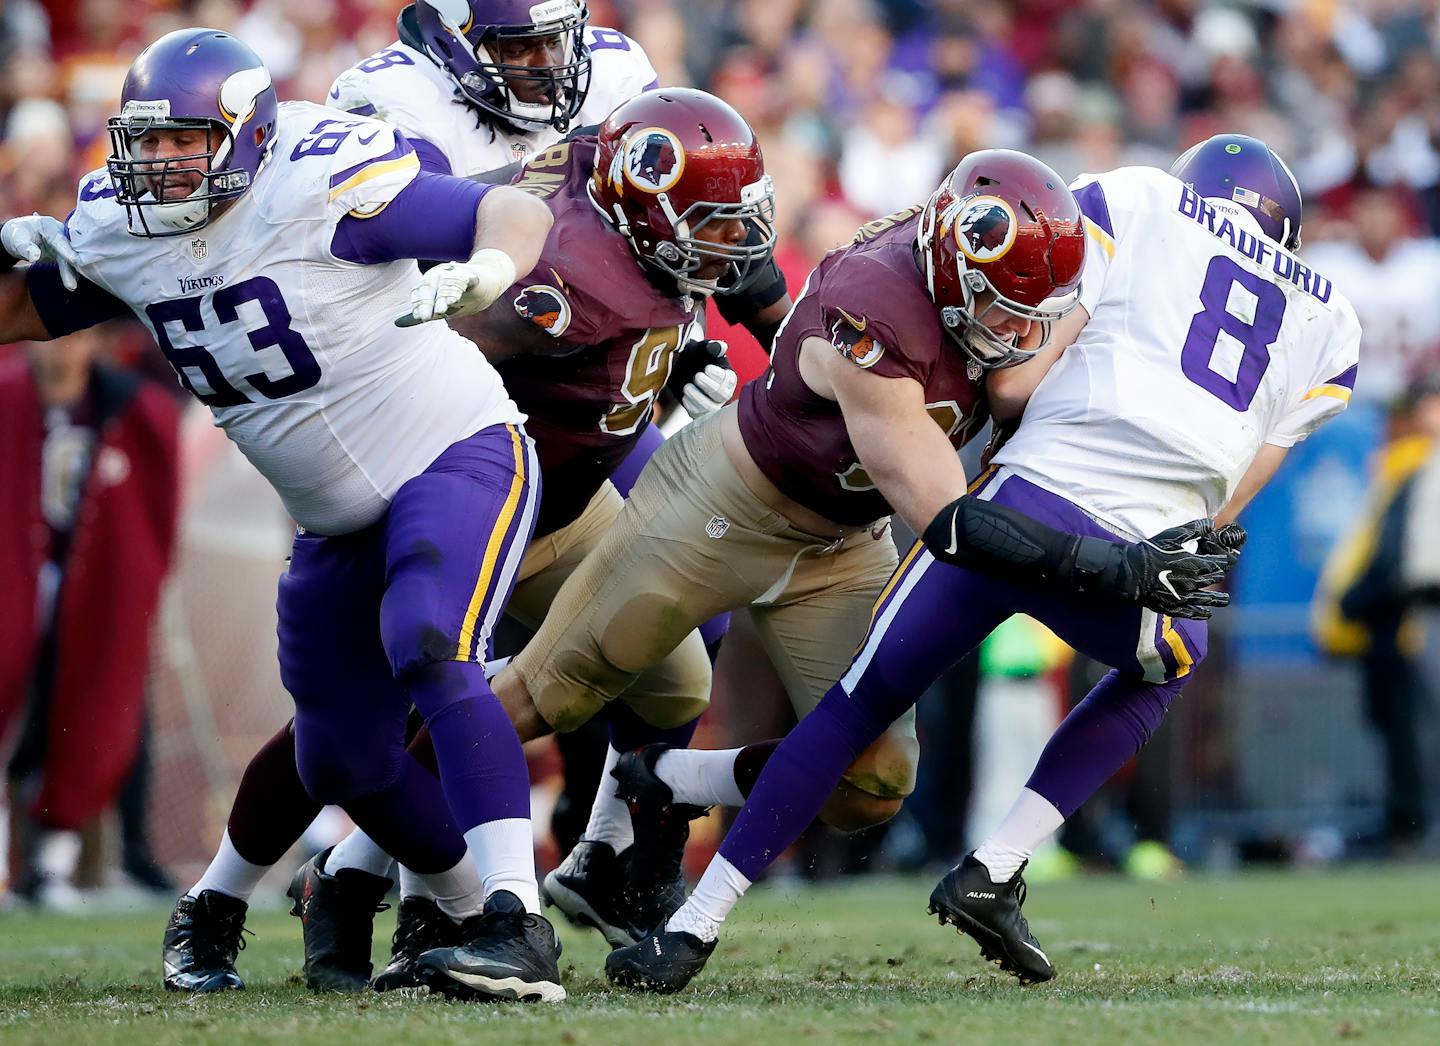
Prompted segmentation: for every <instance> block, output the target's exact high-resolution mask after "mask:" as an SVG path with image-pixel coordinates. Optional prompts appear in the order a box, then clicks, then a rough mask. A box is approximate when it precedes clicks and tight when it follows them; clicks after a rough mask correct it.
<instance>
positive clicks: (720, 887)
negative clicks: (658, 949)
mask: <svg viewBox="0 0 1440 1046" xmlns="http://www.w3.org/2000/svg"><path fill="white" fill-rule="evenodd" d="M748 889H750V880H749V879H747V878H745V877H744V876H743V875H741V874H740V873H739V872H738V871H736V870H735V866H734V865H733V864H731V863H730V862H729V861H727V860H725V858H723V857H721V856H720V855H719V854H716V855H715V856H714V858H712V859H711V861H710V864H709V866H708V867H707V868H706V869H705V874H704V875H702V876H701V877H700V882H699V884H698V885H697V886H696V887H695V892H694V893H692V894H691V895H690V896H689V898H687V899H686V901H685V903H684V904H682V905H681V906H680V910H679V911H677V912H676V913H675V914H674V915H672V916H670V919H669V921H668V922H666V923H665V929H667V930H669V931H671V932H672V933H681V932H684V933H693V934H694V935H695V936H696V937H699V938H700V939H701V940H702V941H713V940H714V939H715V938H717V937H719V936H720V924H721V923H723V922H724V921H725V917H726V916H727V915H729V914H730V909H731V908H734V907H735V905H736V904H738V903H739V902H740V898H741V897H744V896H745V891H746V890H748Z"/></svg>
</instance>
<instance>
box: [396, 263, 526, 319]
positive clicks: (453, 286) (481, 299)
mask: <svg viewBox="0 0 1440 1046" xmlns="http://www.w3.org/2000/svg"><path fill="white" fill-rule="evenodd" d="M514 282H515V261H514V259H512V258H511V257H510V255H508V254H506V253H505V252H504V251H501V250H496V249H495V248H494V247H486V248H484V249H483V250H479V251H476V252H475V253H474V254H473V255H471V257H470V260H469V261H467V262H446V263H445V264H444V265H437V266H435V267H434V268H433V269H431V270H430V271H429V272H427V273H425V274H424V275H423V276H421V277H420V282H419V283H417V284H416V285H415V290H414V291H413V292H412V293H411V295H410V311H409V312H408V313H406V314H405V315H404V316H400V317H398V318H397V319H396V320H395V325H396V326H397V327H413V326H414V325H415V324H417V323H425V322H427V321H428V320H439V319H444V318H445V317H446V316H467V315H469V314H471V313H475V312H483V311H484V310H485V309H488V308H489V307H490V304H491V303H492V302H494V300H495V299H496V298H498V297H500V295H502V294H504V293H505V290H506V288H508V287H509V286H510V285H511V284H512V283H514Z"/></svg>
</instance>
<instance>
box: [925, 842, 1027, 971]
mask: <svg viewBox="0 0 1440 1046" xmlns="http://www.w3.org/2000/svg"><path fill="white" fill-rule="evenodd" d="M1027 863H1028V862H1027ZM1024 871H1025V865H1024V864H1022V865H1021V866H1020V867H1019V869H1018V870H1017V871H1016V872H1015V874H1014V875H1012V876H1011V877H1010V878H1009V879H1008V880H1007V881H1005V882H1003V883H996V882H992V881H991V880H990V870H989V869H988V868H986V867H985V866H984V865H983V864H981V863H980V862H979V861H977V860H976V859H975V853H974V851H973V850H972V851H971V852H970V853H968V854H966V855H965V859H964V860H963V861H961V862H960V863H959V864H958V865H956V866H955V867H954V868H952V869H950V871H948V872H946V873H945V877H944V878H943V879H941V880H940V882H939V883H937V884H936V886H935V889H934V890H933V891H932V892H931V894H930V914H931V915H938V916H939V917H940V925H941V926H944V925H945V924H946V923H951V924H953V925H954V926H955V927H956V928H957V929H958V930H959V931H960V932H961V933H963V934H967V935H969V936H970V937H973V938H974V939H975V940H976V942H978V943H979V945H980V954H981V955H983V956H984V957H985V958H986V959H988V960H990V961H991V962H993V963H994V964H995V965H996V966H998V967H1000V968H1001V969H1002V970H1004V971H1005V972H1006V973H1009V974H1014V975H1015V976H1016V977H1018V978H1019V979H1020V983H1021V984H1037V983H1039V982H1040V981H1048V980H1050V979H1051V978H1052V977H1054V976H1055V967H1054V966H1052V965H1050V958H1049V956H1047V955H1046V954H1045V952H1044V951H1043V950H1042V949H1041V947H1040V942H1039V941H1037V940H1036V939H1035V936H1034V935H1033V934H1032V933H1031V932H1030V924H1029V923H1027V922H1026V921H1025V916H1023V915H1022V914H1020V907H1021V906H1022V905H1023V904H1024V903H1025V880H1024V879H1022V878H1021V877H1020V876H1021V873H1022V872H1024Z"/></svg>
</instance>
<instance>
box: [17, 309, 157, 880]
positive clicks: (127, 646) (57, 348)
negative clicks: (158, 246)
mask: <svg viewBox="0 0 1440 1046" xmlns="http://www.w3.org/2000/svg"><path fill="white" fill-rule="evenodd" d="M104 344H105V335H104V333H103V332H100V331H85V332H82V333H80V334H77V335H73V336H71V337H69V338H65V339H62V340H60V341H57V342H51V343H49V344H46V345H37V346H32V347H31V348H30V349H29V350H28V351H27V352H25V353H22V354H12V355H10V356H8V357H7V358H5V359H3V360H0V489H4V490H5V491H6V492H7V496H6V499H5V501H4V503H3V504H4V507H5V511H4V512H3V513H0V548H4V549H6V550H7V555H5V556H4V557H0V588H3V590H4V591H5V593H6V598H5V600H4V602H3V603H0V736H8V735H11V734H12V732H13V731H14V729H15V728H16V725H17V723H19V724H23V725H21V726H20V728H19V742H18V745H17V747H16V749H15V754H14V756H13V757H12V758H11V760H10V765H9V774H8V777H9V781H10V783H11V789H12V794H13V795H15V796H18V797H19V798H20V800H21V802H17V803H16V804H15V812H16V813H21V812H22V807H23V806H28V812H29V815H30V818H31V822H32V825H33V831H30V832H26V833H23V835H22V833H17V835H22V837H28V845H27V846H26V851H27V852H26V854H25V861H24V864H25V869H24V872H23V874H22V876H21V877H20V878H19V882H20V886H21V889H22V890H23V891H26V892H28V893H30V894H31V895H33V896H34V897H35V898H36V899H37V900H39V901H40V902H41V903H44V904H49V905H54V906H56V907H62V908H63V907H68V906H72V905H73V904H74V903H75V902H76V901H77V900H78V898H77V895H76V894H75V890H74V885H73V877H74V874H75V869H76V862H77V861H78V858H79V853H80V831H81V829H82V828H83V827H84V826H85V825H86V824H87V823H88V822H89V821H91V820H92V819H93V818H94V817H95V816H96V815H98V814H100V813H102V812H103V811H104V810H105V809H106V808H107V807H109V806H110V805H111V804H112V803H113V802H114V801H115V800H116V799H117V797H118V795H119V793H120V791H121V789H122V787H123V786H124V784H125V781H126V779H127V777H128V776H130V774H131V772H132V769H133V768H134V766H135V761H136V755H137V752H138V749H139V746H140V739H141V734H142V731H143V721H144V688H145V677H146V670H147V667H148V652H149V647H150V632H151V623H152V618H153V615H154V612H155V609H156V605H157V603H158V600H159V596H160V587H161V583H162V582H163V580H164V578H165V574H166V571H167V570H168V567H169V562H170V555H171V551H172V548H173V545H174V540H175V520H176V510H177V492H178V481H179V476H178V466H179V455H178V432H179V410H178V408H177V407H176V405H175V402H174V400H173V399H172V398H171V397H170V396H168V395H167V394H166V393H165V392H163V391H162V390H160V389H159V388H157V387H156V386H154V385H151V384H149V383H143V382H141V381H140V380H139V379H137V378H135V377H134V376H132V375H130V374H128V373H126V372H123V371H120V370H117V369H116V368H114V367H112V366H110V365H109V364H107V363H105V362H103V361H102V360H101V359H100V358H99V355H100V353H101V352H102V349H103V346H104ZM131 821H132V824H133V823H134V819H133V818H132V819H131ZM133 842H134V841H133V839H132V845H133ZM134 856H136V857H137V859H138V858H140V857H143V856H145V855H144V854H136V855H134Z"/></svg>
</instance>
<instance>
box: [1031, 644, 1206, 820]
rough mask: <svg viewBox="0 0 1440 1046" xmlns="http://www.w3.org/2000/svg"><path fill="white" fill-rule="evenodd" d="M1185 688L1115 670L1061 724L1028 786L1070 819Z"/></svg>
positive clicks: (1145, 737) (1138, 745)
mask: <svg viewBox="0 0 1440 1046" xmlns="http://www.w3.org/2000/svg"><path fill="white" fill-rule="evenodd" d="M1180 688H1181V681H1172V682H1169V683H1147V682H1145V681H1144V680H1141V679H1136V678H1134V677H1133V676H1129V677H1126V676H1121V675H1120V673H1119V672H1111V673H1110V674H1109V675H1107V676H1106V677H1105V678H1104V679H1102V680H1100V682H1099V683H1097V684H1096V685H1095V689H1094V690H1091V691H1090V693H1089V694H1088V695H1086V697H1085V700H1083V701H1081V702H1080V703H1079V704H1078V705H1076V706H1075V707H1074V708H1073V709H1071V711H1070V714H1069V715H1067V716H1066V717H1065V719H1064V721H1063V722H1061V724H1060V725H1059V727H1057V728H1056V730H1055V733H1054V734H1053V735H1052V736H1051V738H1050V742H1049V743H1048V744H1047V745H1046V746H1045V751H1044V752H1042V753H1040V761H1039V762H1038V763H1036V764H1035V771H1034V773H1032V774H1031V775H1030V780H1029V781H1028V782H1026V785H1025V787H1027V788H1029V789H1030V790H1031V791H1032V792H1037V793H1039V794H1040V795H1042V796H1044V797H1045V798H1046V799H1047V800H1048V801H1049V802H1050V804H1051V805H1052V806H1054V807H1055V809H1057V810H1059V811H1060V813H1061V814H1062V815H1064V817H1065V818H1066V819H1067V820H1068V819H1069V817H1070V815H1071V814H1073V813H1074V812H1075V811H1076V810H1078V809H1080V807H1081V805H1083V804H1084V802H1085V800H1087V799H1089V798H1090V797H1091V796H1092V795H1094V794H1095V792H1096V791H1097V790H1098V789H1099V788H1100V786H1101V785H1102V784H1104V783H1105V782H1106V781H1108V780H1109V779H1110V778H1111V777H1112V776H1113V775H1114V774H1115V772H1116V771H1117V770H1119V769H1120V768H1121V767H1122V766H1124V765H1125V764H1126V763H1127V762H1129V761H1130V759H1131V758H1132V757H1133V756H1134V755H1135V753H1136V752H1138V751H1140V749H1141V747H1142V746H1143V745H1144V744H1145V742H1146V741H1148V740H1150V735H1151V734H1153V733H1154V732H1155V728H1156V727H1158V726H1159V725H1160V721H1161V720H1162V719H1164V718H1165V710H1166V709H1167V708H1169V707H1170V702H1171V701H1173V700H1175V697H1176V695H1178V694H1179V693H1180Z"/></svg>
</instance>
